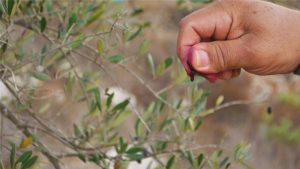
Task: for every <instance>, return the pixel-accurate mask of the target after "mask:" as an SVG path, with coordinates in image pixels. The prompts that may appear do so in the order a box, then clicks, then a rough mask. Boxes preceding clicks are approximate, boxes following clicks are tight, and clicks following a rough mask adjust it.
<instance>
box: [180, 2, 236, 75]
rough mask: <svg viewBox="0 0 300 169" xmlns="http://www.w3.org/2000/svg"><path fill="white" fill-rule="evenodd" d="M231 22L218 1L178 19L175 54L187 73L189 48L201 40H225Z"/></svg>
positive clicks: (189, 71) (189, 72) (188, 69)
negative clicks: (178, 26)
mask: <svg viewBox="0 0 300 169" xmlns="http://www.w3.org/2000/svg"><path fill="white" fill-rule="evenodd" d="M231 23H232V18H231V16H230V15H229V14H228V13H226V12H225V11H224V10H223V8H221V7H220V5H219V3H214V4H212V5H211V6H209V7H206V8H205V9H201V10H198V11H196V12H194V13H192V14H190V15H188V16H187V17H185V18H183V19H182V20H181V21H180V28H179V34H178V38H177V54H178V56H179V57H180V59H181V61H182V63H183V66H184V68H185V69H186V71H187V73H188V74H189V75H190V74H191V70H190V68H189V66H188V64H187V61H188V59H187V55H188V53H189V50H190V48H191V47H192V46H193V45H195V44H198V43H199V42H201V41H202V40H207V39H214V40H225V39H226V37H227V35H228V33H229V30H230V27H231Z"/></svg>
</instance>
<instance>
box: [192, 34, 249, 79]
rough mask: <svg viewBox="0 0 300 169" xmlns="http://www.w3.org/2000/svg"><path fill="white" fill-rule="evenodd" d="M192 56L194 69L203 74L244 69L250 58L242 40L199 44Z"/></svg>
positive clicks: (195, 46)
mask: <svg viewBox="0 0 300 169" xmlns="http://www.w3.org/2000/svg"><path fill="white" fill-rule="evenodd" d="M191 55H192V57H191V58H192V59H191V60H190V61H189V62H190V64H191V65H192V66H193V69H195V70H196V71H197V72H199V73H203V74H213V73H220V72H226V71H227V70H233V69H240V68H243V67H244V66H245V65H247V63H249V62H248V60H249V58H250V56H248V55H249V54H248V52H247V50H246V48H245V46H244V43H243V40H242V39H241V38H240V39H235V40H228V41H214V42H208V43H199V44H197V45H194V46H193V47H192V49H191Z"/></svg>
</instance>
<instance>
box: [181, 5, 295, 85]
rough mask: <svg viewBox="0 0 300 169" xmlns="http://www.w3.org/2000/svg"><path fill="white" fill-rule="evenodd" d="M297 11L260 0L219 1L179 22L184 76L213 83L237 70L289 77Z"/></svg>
mask: <svg viewBox="0 0 300 169" xmlns="http://www.w3.org/2000/svg"><path fill="white" fill-rule="evenodd" d="M299 28H300V12H299V11H296V10H292V9H288V8H285V7H282V6H279V5H275V4H272V3H269V2H265V1H261V0H219V1H216V2H214V3H212V4H211V5H209V6H207V7H205V8H203V9H200V10H197V11H195V12H193V13H191V14H190V15H188V16H186V17H185V18H183V19H182V20H181V21H180V29H179V34H178V40H177V53H178V56H179V57H180V59H181V61H182V63H183V65H184V68H185V70H186V71H187V73H188V75H189V76H191V77H192V76H193V72H194V71H196V72H197V73H198V74H200V75H202V76H204V77H206V78H207V79H208V80H209V81H211V82H213V81H215V80H216V79H218V78H220V79H224V80H227V79H230V78H233V77H236V76H238V75H239V74H240V71H241V69H244V70H246V71H247V72H250V73H253V74H257V75H271V74H284V73H290V72H292V71H293V70H295V69H296V67H297V66H298V65H299V63H300V29H299Z"/></svg>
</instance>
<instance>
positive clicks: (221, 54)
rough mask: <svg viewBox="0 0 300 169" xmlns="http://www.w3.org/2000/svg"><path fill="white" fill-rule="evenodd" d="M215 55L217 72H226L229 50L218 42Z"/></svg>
mask: <svg viewBox="0 0 300 169" xmlns="http://www.w3.org/2000/svg"><path fill="white" fill-rule="evenodd" d="M214 53H215V54H214V55H213V62H214V63H215V68H216V69H217V71H223V70H226V66H227V59H228V58H226V56H228V50H226V48H223V47H222V44H221V43H220V42H216V43H215V45H214Z"/></svg>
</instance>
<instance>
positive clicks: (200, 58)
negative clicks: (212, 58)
mask: <svg viewBox="0 0 300 169" xmlns="http://www.w3.org/2000/svg"><path fill="white" fill-rule="evenodd" d="M192 63H193V67H194V68H195V69H196V70H198V71H201V69H203V68H207V67H208V66H209V58H208V54H207V52H205V51H204V50H195V51H194V53H193V62H192Z"/></svg>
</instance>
